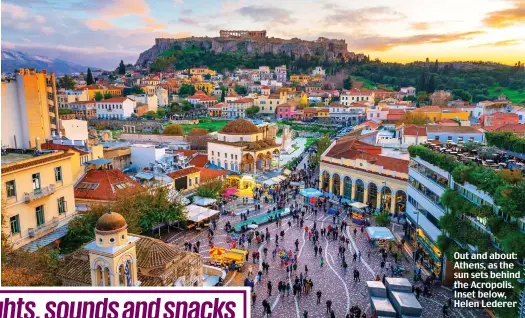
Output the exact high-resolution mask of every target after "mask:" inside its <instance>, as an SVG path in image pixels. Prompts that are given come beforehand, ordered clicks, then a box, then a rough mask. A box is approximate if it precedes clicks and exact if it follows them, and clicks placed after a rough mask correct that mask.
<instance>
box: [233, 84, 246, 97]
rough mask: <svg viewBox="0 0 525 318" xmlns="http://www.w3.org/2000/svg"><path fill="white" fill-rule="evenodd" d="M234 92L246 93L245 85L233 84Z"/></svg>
mask: <svg viewBox="0 0 525 318" xmlns="http://www.w3.org/2000/svg"><path fill="white" fill-rule="evenodd" d="M235 92H236V93H237V94H239V95H246V94H247V93H248V91H247V90H246V87H244V86H241V85H235Z"/></svg>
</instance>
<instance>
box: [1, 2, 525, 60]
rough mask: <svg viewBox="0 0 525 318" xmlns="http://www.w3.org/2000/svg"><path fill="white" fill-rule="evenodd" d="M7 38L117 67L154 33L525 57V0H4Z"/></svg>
mask: <svg viewBox="0 0 525 318" xmlns="http://www.w3.org/2000/svg"><path fill="white" fill-rule="evenodd" d="M1 25H2V48H10V49H15V50H20V51H25V52H29V53H32V54H40V55H44V56H48V57H52V58H62V59H65V60H68V61H72V62H75V63H78V64H82V65H90V66H97V67H102V68H106V69H110V68H111V69H112V68H114V67H116V66H117V64H118V62H119V61H120V60H121V59H123V60H124V61H125V62H126V63H135V61H136V59H137V58H138V55H139V54H140V53H141V52H143V51H144V50H145V49H147V48H150V47H151V46H152V45H153V44H154V39H155V38H157V37H186V36H191V35H195V36H210V37H213V36H218V33H219V30H220V29H244V30H263V29H264V30H267V32H268V35H269V36H274V37H280V38H293V37H298V38H301V39H305V40H313V39H316V38H317V37H319V36H325V37H329V38H338V39H345V40H346V41H347V43H348V48H349V50H350V51H354V52H361V53H365V54H369V55H370V57H371V58H380V59H381V60H384V61H398V62H410V61H414V60H424V59H425V58H426V57H429V58H430V59H431V60H434V59H439V60H441V61H447V60H490V61H496V62H502V63H507V64H514V63H515V62H517V61H518V60H520V59H521V60H522V62H523V61H524V60H525V0H459V1H458V0H440V1H430V0H369V1H359V2H358V1H333V0H320V1H313V0H287V1H282V0H281V1H278V0H267V1H264V2H258V3H257V4H254V2H252V1H246V0H192V1H190V0H91V1H81V0H3V1H2V22H1Z"/></svg>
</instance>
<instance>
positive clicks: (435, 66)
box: [434, 59, 439, 73]
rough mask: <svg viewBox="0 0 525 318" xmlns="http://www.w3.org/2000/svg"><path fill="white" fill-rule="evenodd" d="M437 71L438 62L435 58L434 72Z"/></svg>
mask: <svg viewBox="0 0 525 318" xmlns="http://www.w3.org/2000/svg"><path fill="white" fill-rule="evenodd" d="M438 71H439V62H438V60H437V59H436V62H435V63H434V72H436V73H437V72H438Z"/></svg>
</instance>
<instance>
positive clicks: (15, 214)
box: [2, 151, 76, 250]
mask: <svg viewBox="0 0 525 318" xmlns="http://www.w3.org/2000/svg"><path fill="white" fill-rule="evenodd" d="M72 156H73V154H72V153H71V152H69V151H48V152H44V154H33V153H31V151H28V152H26V153H25V154H20V153H16V152H13V153H9V152H8V153H7V154H4V155H2V183H3V184H2V193H3V200H5V202H6V211H5V216H6V218H7V219H8V223H7V224H5V226H6V228H4V229H3V230H2V231H3V232H4V233H6V234H7V236H8V240H9V241H10V243H11V244H12V246H13V248H15V249H17V248H20V247H22V246H27V245H28V244H31V246H30V247H29V249H30V250H36V249H38V248H39V247H41V246H46V245H49V244H50V243H53V242H54V240H56V239H59V238H60V237H61V236H64V235H65V233H66V232H67V231H66V232H64V231H63V226H65V225H66V224H67V223H68V222H69V220H71V218H72V217H73V216H74V215H75V214H76V209H75V196H74V191H73V185H74V183H75V181H76V179H74V177H73V174H72V170H71V165H72V164H71V160H72ZM3 213H4V212H3ZM56 231H60V232H58V233H57V234H55V235H53V237H56V238H55V239H51V240H45V237H46V236H47V235H50V234H52V233H53V232H56ZM62 232H63V233H62ZM60 233H62V234H60Z"/></svg>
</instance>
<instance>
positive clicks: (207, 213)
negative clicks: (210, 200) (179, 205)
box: [185, 204, 219, 229]
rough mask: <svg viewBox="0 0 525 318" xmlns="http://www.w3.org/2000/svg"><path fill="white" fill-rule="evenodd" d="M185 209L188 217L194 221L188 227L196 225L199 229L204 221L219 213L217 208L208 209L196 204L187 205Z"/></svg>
mask: <svg viewBox="0 0 525 318" xmlns="http://www.w3.org/2000/svg"><path fill="white" fill-rule="evenodd" d="M185 209H186V212H187V215H186V219H187V220H188V221H191V222H193V223H194V224H190V225H189V226H188V228H193V227H195V225H196V226H197V229H199V228H200V225H201V222H202V221H207V220H209V219H210V218H211V217H213V216H215V215H216V214H218V213H219V211H217V210H212V209H208V208H205V207H202V206H198V205H195V204H190V205H188V206H186V207H185ZM192 225H193V226H192Z"/></svg>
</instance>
